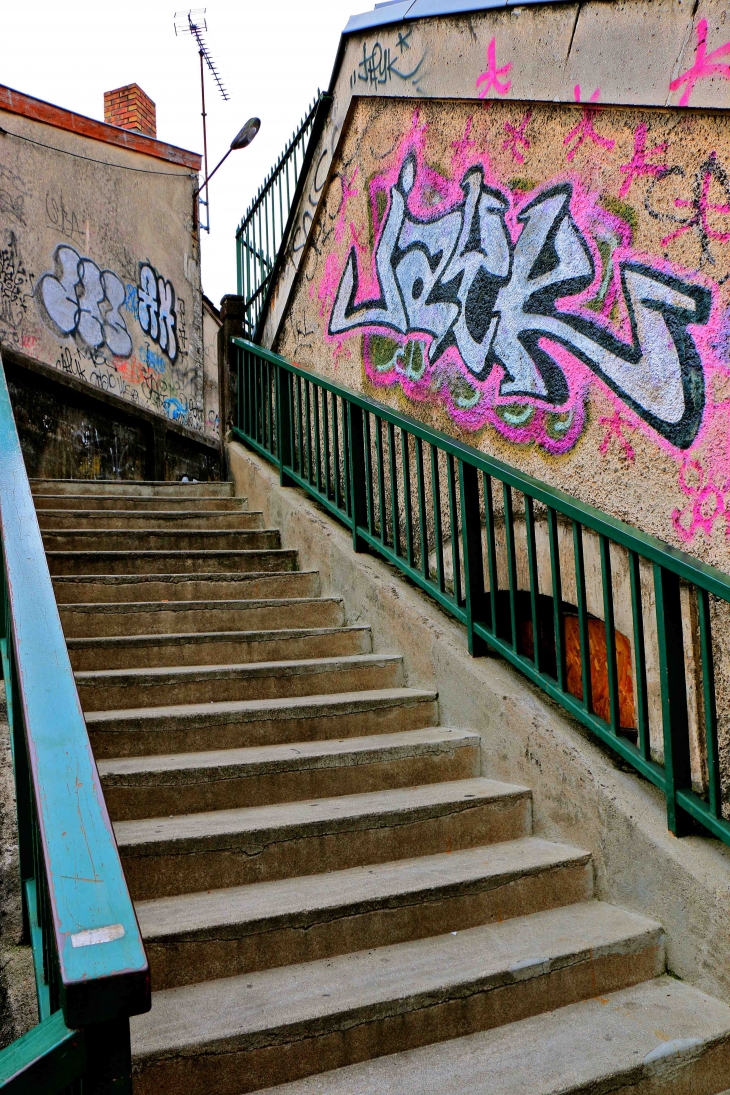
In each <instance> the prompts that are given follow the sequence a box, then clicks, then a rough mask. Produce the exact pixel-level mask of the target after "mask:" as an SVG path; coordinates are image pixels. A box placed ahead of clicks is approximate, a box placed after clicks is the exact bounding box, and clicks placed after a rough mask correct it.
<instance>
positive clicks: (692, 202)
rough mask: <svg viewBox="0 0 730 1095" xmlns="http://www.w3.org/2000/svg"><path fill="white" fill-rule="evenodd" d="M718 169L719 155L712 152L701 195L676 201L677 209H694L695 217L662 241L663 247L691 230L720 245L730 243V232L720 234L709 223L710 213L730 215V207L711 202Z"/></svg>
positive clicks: (703, 176)
mask: <svg viewBox="0 0 730 1095" xmlns="http://www.w3.org/2000/svg"><path fill="white" fill-rule="evenodd" d="M716 167H717V154H716V153H715V152H711V153H710V155H709V158H708V160H707V164H706V166H705V168H704V171H703V172H702V184H701V186H700V190H699V194H696V195H695V197H693V198H675V199H674V204H675V206H676V207H677V209H682V208H684V209H694V216H692V217H690V218H689V219H688V220H686V221H685V222H684V224H680V226H679V228H676V229H675V230H674V232H671V233H670V234H669V235H668V236H665V237H664V239H663V240H662V241H661V243H662V247H666V245H667V244H668V243H671V242H672V240H676V238H677V236H681V235H682V233H683V232H688V231H689V230H690V229H691V228H697V229H699V231H700V236H701V237H706V238H707V239H711V240H717V241H718V243H728V242H730V232H718V231H717V230H716V229H714V228H711V227H710V223H709V221H708V213H722V214H724V215H728V214H730V205H728V204H726V203H721V202H719V203H718V202H711V201H710V200H709V193H710V186H711V184H712V180H713V178H714V176H715V169H716Z"/></svg>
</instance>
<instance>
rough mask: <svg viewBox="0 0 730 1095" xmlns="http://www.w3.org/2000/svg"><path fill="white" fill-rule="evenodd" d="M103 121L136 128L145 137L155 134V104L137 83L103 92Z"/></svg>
mask: <svg viewBox="0 0 730 1095" xmlns="http://www.w3.org/2000/svg"><path fill="white" fill-rule="evenodd" d="M104 121H105V122H106V123H107V124H108V125H116V126H119V128H120V129H136V130H137V132H138V133H144V134H145V136H146V137H156V136H157V112H156V110H155V104H154V103H153V102H152V100H151V99H150V97H149V95H145V93H144V91H142V88H141V87H140V86H139V84H127V86H126V87H118V88H116V90H115V91H105V92H104Z"/></svg>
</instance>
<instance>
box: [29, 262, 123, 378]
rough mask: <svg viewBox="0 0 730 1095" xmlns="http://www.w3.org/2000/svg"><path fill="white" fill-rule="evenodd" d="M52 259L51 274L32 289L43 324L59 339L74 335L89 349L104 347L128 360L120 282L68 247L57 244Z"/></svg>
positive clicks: (110, 271)
mask: <svg viewBox="0 0 730 1095" xmlns="http://www.w3.org/2000/svg"><path fill="white" fill-rule="evenodd" d="M53 259H54V264H55V269H54V271H53V273H47V274H43V276H42V277H41V278H39V280H38V283H37V285H36V289H35V297H36V300H37V302H38V306H39V308H40V311H41V315H42V316H43V319H44V321H45V323H46V325H47V326H48V327H50V328H51V330H52V331H53V332H54V333H55V334H56V335H57V336H58V337H64V336H66V337H67V336H73V337H75V338H78V340H79V341H80V342H82V343H83V344H84V345H85V346H87V347H88V348H89V349H91V350H101V349H102V348H103V347H104V345H106V346H108V347H109V350H110V351H111V353H112V354H114V356H115V357H128V356H129V355H130V353H131V352H132V339H131V337H130V335H129V331H128V330H127V326H126V323H125V322H124V319H123V318H122V316H121V314H120V312H119V309H120V308H121V306H122V305H123V304H124V301H125V290H124V284H123V282H122V281H121V280H120V279H119V278H118V277H117V275H116V274H115V273H114V272H113V271H112V270H101V269H100V268H99V267H98V266H97V265H96V263H95V262H93V261H92V260H91V259H89V258H82V257H81V256H80V255H79V253H78V251H76V250H75V248H73V247H69V246H68V244H60V245H59V246H58V247H57V248H56V250H55V252H54V255H53Z"/></svg>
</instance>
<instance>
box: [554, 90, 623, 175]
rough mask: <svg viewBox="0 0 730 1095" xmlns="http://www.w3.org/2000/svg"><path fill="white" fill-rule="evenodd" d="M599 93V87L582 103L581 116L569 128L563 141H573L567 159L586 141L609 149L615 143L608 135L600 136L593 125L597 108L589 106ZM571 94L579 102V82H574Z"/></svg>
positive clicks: (565, 143)
mask: <svg viewBox="0 0 730 1095" xmlns="http://www.w3.org/2000/svg"><path fill="white" fill-rule="evenodd" d="M600 94H601V89H600V87H597V88H596V90H595V91H594V92H593V94H592V95H591V97H590V99H589V100H588V102H587V103H584V104H583V116H582V118H581V120H580V121H579V122H578V124H577V125H576V126H574V127H573V129H571V131H570V133H569V134H568V136H567V137H566V138H565V140H564V141H563V144H564V145H569V144H570V142H571V141H573V140H574V141H575V144H574V145H573V147H572V148H570V149H568V155H567V158H568V160H572V159H573V157H574V156H575V154H576V152H577V151H578V149H579V148H581V147H582V146H583V145H584V144H585V142H586V141H591V142H592V143H593V144H596V145H599V146H600V147H601V148H608V149H611V148H613V146H614V145H615V144H616V142H615V141H614V140H612V139H611V138H609V137H601V135H600V134H599V133H596V130H595V127H594V125H593V120H594V118H595V117H596V114H597V113H598V110H599V108H598V107H596V106H591V105H590V104H591V103H595V102H596V101H597V99H598V96H599V95H600ZM573 95H574V96H575V101H576V103H579V102H580V84H576V85H575V87H574V88H573Z"/></svg>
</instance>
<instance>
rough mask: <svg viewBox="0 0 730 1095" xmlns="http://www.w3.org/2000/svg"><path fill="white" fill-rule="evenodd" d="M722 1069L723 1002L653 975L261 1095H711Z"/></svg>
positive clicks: (725, 1071)
mask: <svg viewBox="0 0 730 1095" xmlns="http://www.w3.org/2000/svg"><path fill="white" fill-rule="evenodd" d="M247 991H249V992H250V991H251V990H247ZM728 1076H730V1008H729V1007H728V1006H727V1004H724V1003H722V1002H721V1001H720V1000H715V999H713V998H712V997H710V996H705V994H704V993H702V992H699V991H698V990H697V989H695V988H692V987H691V986H690V985H687V984H684V983H682V982H680V981H676V980H673V979H671V978H669V977H658V978H656V979H655V980H652V981H643V982H641V983H640V984H638V985H634V986H632V987H631V988H628V989H622V990H620V991H619V992H612V993H609V994H608V995H604V996H601V997H600V998H598V999H593V1000H585V1001H581V1002H580V1003H577V1004H569V1005H568V1006H567V1007H562V1008H558V1009H557V1010H555V1011H549V1012H546V1013H545V1014H543V1015H535V1016H533V1017H532V1018H530V1019H522V1020H521V1021H519V1022H515V1023H509V1024H507V1025H506V1026H502V1027H498V1028H497V1029H495V1030H490V1031H485V1032H483V1033H479V1034H471V1035H467V1036H466V1037H463V1038H455V1039H454V1040H453V1041H448V1042H438V1043H436V1044H435V1045H430V1046H426V1047H423V1048H421V1049H414V1050H407V1051H406V1052H404V1053H395V1054H393V1055H391V1056H389V1057H379V1058H377V1059H376V1060H372V1061H367V1062H363V1063H362V1064H357V1065H350V1066H349V1067H347V1068H342V1069H338V1070H337V1071H335V1072H326V1073H324V1074H322V1075H319V1076H311V1077H309V1078H308V1079H306V1080H299V1081H296V1082H295V1083H292V1084H286V1085H284V1086H282V1087H276V1088H267V1089H266V1092H265V1095H376V1093H377V1095H390V1093H393V1092H398V1093H399V1095H483V1093H487V1092H489V1095H526V1093H528V1092H529V1095H558V1093H560V1095H599V1093H603V1092H611V1093H612V1095H639V1093H641V1095H644V1093H646V1095H650V1093H651V1095H661V1093H664V1095H689V1093H691V1095H715V1093H716V1092H717V1091H719V1090H720V1088H721V1087H722V1086H723V1085H724V1084H727V1080H728ZM186 1090H187V1089H186ZM262 1095H264V1093H263V1092H262Z"/></svg>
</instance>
